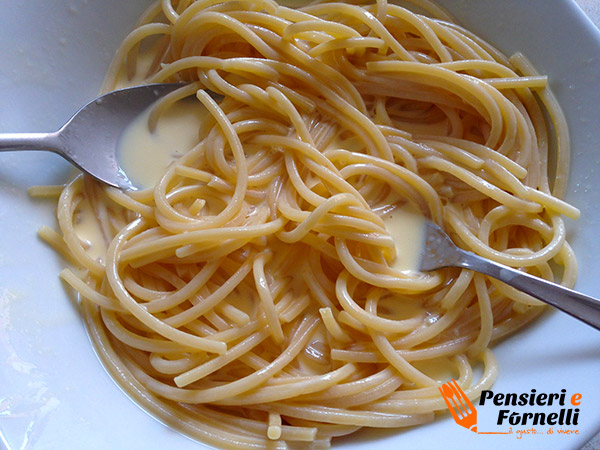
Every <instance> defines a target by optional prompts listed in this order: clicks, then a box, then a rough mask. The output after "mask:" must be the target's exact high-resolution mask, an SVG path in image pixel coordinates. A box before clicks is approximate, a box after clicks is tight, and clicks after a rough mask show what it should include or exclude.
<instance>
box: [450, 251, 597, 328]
mask: <svg viewBox="0 0 600 450" xmlns="http://www.w3.org/2000/svg"><path fill="white" fill-rule="evenodd" d="M461 256H462V257H461V260H460V262H459V263H458V264H457V265H458V266H460V267H464V268H466V269H471V270H474V271H476V272H479V273H483V274H485V275H489V276H491V277H493V278H496V279H498V280H500V281H502V282H504V283H506V284H508V285H509V286H512V287H514V288H516V289H518V290H520V291H522V292H525V293H526V294H529V295H531V296H532V297H535V298H537V299H538V300H541V301H542V302H544V303H547V304H549V305H552V306H554V307H555V308H557V309H560V310H561V311H563V312H565V313H567V314H569V315H570V316H572V317H575V318H576V319H579V320H581V321H582V322H584V323H587V324H588V325H590V326H592V327H594V328H596V329H597V330H600V300H598V299H596V298H594V297H590V296H588V295H585V294H581V293H580V292H576V291H574V290H572V289H569V288H566V287H564V286H560V285H559V284H556V283H552V282H551V281H547V280H544V279H542V278H538V277H536V276H533V275H530V274H528V273H524V272H521V271H519V270H516V269H513V268H512V267H508V266H505V265H503V264H499V263H497V262H494V261H490V260H487V259H485V258H482V257H480V256H478V255H476V254H474V253H471V252H467V251H464V250H461Z"/></svg>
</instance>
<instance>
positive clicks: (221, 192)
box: [38, 0, 578, 449]
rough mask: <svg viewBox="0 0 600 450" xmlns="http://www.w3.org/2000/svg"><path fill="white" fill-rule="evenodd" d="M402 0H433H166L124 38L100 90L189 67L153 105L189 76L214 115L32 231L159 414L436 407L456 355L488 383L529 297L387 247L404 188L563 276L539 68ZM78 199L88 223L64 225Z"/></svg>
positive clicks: (187, 88)
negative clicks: (407, 262) (80, 227)
mask: <svg viewBox="0 0 600 450" xmlns="http://www.w3.org/2000/svg"><path fill="white" fill-rule="evenodd" d="M410 3H411V4H413V5H412V6H411V7H414V6H417V7H418V10H419V11H420V12H421V13H423V14H417V13H414V12H411V11H410V10H409V9H406V8H405V7H402V6H399V5H393V4H388V3H386V1H385V0H378V1H377V2H376V3H366V2H362V0H357V1H353V2H351V3H350V2H349V3H313V4H310V5H307V6H303V7H299V8H291V7H286V6H282V5H279V4H278V3H276V2H274V1H272V0H236V1H219V0H199V1H194V2H192V1H191V0H179V1H174V0H173V1H170V0H164V1H162V2H160V3H158V4H156V5H154V6H152V7H151V8H150V9H149V10H148V11H147V12H146V13H145V14H144V15H143V17H142V18H141V20H140V24H139V26H138V27H137V28H136V29H135V30H134V31H133V32H132V33H131V34H130V35H129V36H128V37H127V38H126V39H125V40H124V42H123V44H122V47H121V49H120V50H119V51H118V53H117V56H116V58H115V61H114V63H113V65H112V68H111V71H110V73H109V74H108V77H107V81H106V85H105V90H106V91H108V90H112V89H114V88H117V87H121V86H123V85H133V84H140V83H155V82H174V81H181V82H185V83H186V84H184V85H183V86H182V88H181V89H179V90H177V91H175V92H173V93H172V94H170V95H169V96H167V97H165V98H164V99H163V100H162V102H161V104H160V105H158V106H157V109H156V114H155V115H158V116H160V111H161V110H165V109H166V108H170V107H177V101H178V100H180V99H182V98H184V97H191V98H195V99H197V101H199V102H201V103H202V104H203V105H204V107H205V108H206V109H207V110H208V112H209V113H210V117H209V119H207V120H206V121H205V122H204V123H203V124H202V126H201V127H200V129H198V142H197V145H196V146H195V147H194V148H192V149H190V151H189V152H188V153H186V154H185V155H184V156H183V157H181V158H180V159H179V160H177V162H176V163H174V164H172V165H170V166H169V167H168V169H167V171H166V173H165V174H164V176H163V177H162V178H161V179H160V181H159V182H158V183H157V184H156V186H155V187H154V188H153V189H146V190H140V191H134V192H122V191H119V190H117V189H113V188H107V187H106V186H103V185H101V184H100V183H98V182H96V181H94V180H92V179H88V178H85V177H83V176H79V177H77V178H75V179H74V180H73V181H72V182H71V183H70V184H68V185H67V186H65V187H64V189H61V190H60V198H59V204H58V213H57V215H58V223H59V228H60V233H58V232H54V231H52V230H50V229H49V228H47V227H45V228H43V229H42V230H41V235H42V236H43V237H44V238H46V239H47V240H48V241H49V242H51V243H52V244H53V245H54V246H55V247H56V248H57V249H59V250H60V251H61V252H62V253H63V254H64V255H65V257H66V258H68V260H69V261H70V262H71V263H72V267H71V268H70V269H65V270H64V271H63V272H62V273H61V276H62V278H63V279H64V280H65V281H66V282H67V283H68V284H69V285H71V286H72V287H73V288H74V289H75V290H76V291H78V292H79V293H80V295H81V298H82V310H83V312H84V316H85V318H86V323H87V325H88V327H89V330H90V334H91V336H92V338H93V341H94V343H95V345H96V347H97V348H98V351H99V354H100V355H101V358H102V360H103V362H104V363H105V365H106V367H107V368H108V370H109V371H110V372H111V374H112V375H113V376H114V377H115V379H116V380H117V381H118V382H119V383H120V384H121V385H122V386H123V387H124V389H125V390H126V391H127V392H129V393H130V395H131V396H132V397H133V398H134V399H135V400H136V401H138V402H139V403H141V404H142V405H143V406H144V407H145V408H146V409H148V410H149V411H150V412H152V413H153V414H155V415H156V416H157V417H159V418H160V419H161V420H162V421H164V422H165V423H168V424H170V425H171V426H173V427H175V428H177V429H179V430H182V431H183V432H184V433H186V434H188V435H190V436H192V437H194V438H197V439H199V440H201V441H203V442H206V443H208V444H210V445H214V446H217V447H219V448H236V449H238V448H262V447H266V446H268V447H269V448H274V449H275V448H281V449H283V448H326V447H328V446H329V445H330V443H331V439H332V438H333V437H336V436H342V435H346V434H348V433H351V432H354V431H355V430H357V429H359V428H361V427H386V428H391V427H405V426H413V425H417V424H423V423H426V422H430V421H432V420H433V418H434V414H435V412H436V411H443V410H445V409H446V405H445V403H444V400H443V399H442V398H441V395H440V391H439V389H438V387H439V386H440V385H441V383H443V382H445V381H447V380H448V379H449V378H456V379H457V381H458V383H459V385H460V386H461V387H462V389H463V390H464V391H465V392H466V393H467V395H469V396H470V397H471V398H475V397H477V396H478V395H479V393H480V392H481V391H482V390H483V389H488V388H489V387H490V386H491V384H492V383H493V381H494V379H495V377H496V374H497V365H496V361H495V359H494V356H493V354H492V352H491V351H490V345H491V344H493V343H494V342H495V341H498V340H499V339H501V338H503V337H505V336H507V335H508V334H510V333H512V332H514V331H515V330H517V329H519V328H521V327H523V326H525V325H526V324H528V323H529V322H531V321H532V320H533V319H535V318H536V317H538V316H539V315H540V313H541V312H542V311H543V307H542V306H540V304H539V303H538V302H537V301H535V300H533V299H532V298H530V297H528V296H526V295H524V294H522V293H519V292H517V291H516V290H513V289H510V288H508V287H507V286H505V285H503V284H501V283H499V282H497V281H494V280H492V279H489V278H487V277H485V276H483V275H480V274H474V273H473V272H470V271H467V270H460V269H445V270H440V271H436V272H433V273H420V272H417V271H402V270H398V269H396V268H395V267H394V264H393V262H394V260H395V257H396V255H395V245H394V241H393V239H392V237H391V236H390V234H389V233H388V231H387V230H386V227H385V223H384V221H383V219H382V217H383V216H384V215H386V214H389V213H390V212H393V211H395V210H396V209H398V208H405V209H406V208H408V209H411V210H413V211H418V213H419V214H421V215H422V216H423V217H425V218H426V219H428V220H431V221H433V222H436V223H437V224H439V225H441V226H442V227H443V228H444V229H445V230H446V231H447V232H448V233H449V234H450V235H451V236H452V238H453V240H454V241H455V242H456V243H457V244H458V245H460V246H461V247H463V248H465V249H468V250H471V251H473V252H475V253H478V254H480V255H483V256H484V257H487V258H490V259H493V260H495V261H498V262H501V263H503V264H506V265H509V266H512V267H518V268H520V269H521V270H524V271H527V272H530V273H532V274H534V275H537V276H540V277H543V278H546V279H550V280H554V281H557V282H560V283H562V284H564V285H567V286H572V285H573V283H574V281H575V277H576V263H575V258H574V255H573V252H572V251H571V249H570V247H569V245H568V244H567V243H566V241H565V234H566V233H565V226H564V223H563V218H562V217H563V216H568V217H573V218H575V217H576V216H577V214H578V212H577V210H576V209H575V208H573V207H572V206H569V205H568V204H566V203H565V202H563V201H562V200H560V197H561V196H562V195H563V194H564V192H565V185H566V175H567V172H568V162H569V149H568V140H569V138H568V133H567V130H566V127H565V121H564V118H563V117H562V115H561V113H560V110H559V109H558V107H557V105H556V102H555V101H554V99H553V97H552V95H551V93H550V92H549V91H548V89H547V88H546V84H547V80H546V77H544V76H540V75H538V74H536V73H535V71H534V70H533V69H532V68H531V66H530V64H529V63H528V62H527V60H526V59H525V58H524V57H523V56H521V55H515V56H513V57H511V58H510V59H509V58H506V57H505V56H503V55H502V54H500V53H499V52H498V51H496V50H495V49H494V48H493V47H492V46H490V45H489V44H487V43H486V42H484V41H483V40H482V39H480V38H478V37H477V36H475V35H473V34H472V33H470V32H469V31H466V30H464V29H462V28H461V27H459V26H458V25H456V24H454V23H452V21H451V18H450V17H449V16H448V14H447V13H445V12H444V11H443V10H442V9H441V8H439V7H438V6H436V5H435V4H433V3H431V2H429V1H428V0H411V2H410ZM208 90H210V91H212V92H214V93H217V94H219V95H220V96H222V97H216V96H214V95H211V94H210V93H209V92H208ZM215 98H219V100H215ZM547 118H549V119H550V120H547ZM550 147H556V149H555V151H556V157H555V158H556V167H557V169H556V170H554V171H553V172H554V173H553V175H552V177H551V178H549V176H548V172H549V167H548V166H549V163H548V159H549V156H548V155H549V153H550V151H549V148H550ZM553 152H554V150H553ZM56 191H57V190H56ZM48 192H49V191H47V192H46V193H48ZM38 193H39V192H38ZM85 211H88V212H89V211H92V212H93V221H94V223H95V226H97V227H98V229H99V230H100V231H101V233H100V234H101V237H102V238H101V239H100V241H101V242H94V243H90V242H86V241H85V240H84V239H81V237H80V236H78V235H77V224H78V222H79V221H81V220H83V219H82V217H83V214H84V212H85ZM90 245H93V246H96V247H97V246H98V245H99V246H101V252H100V255H98V254H91V253H90V252H89V249H88V247H89V246H90ZM476 366H480V367H481V369H482V370H481V371H480V372H479V373H481V375H477V376H476V375H474V368H475V367H476ZM475 373H477V370H475Z"/></svg>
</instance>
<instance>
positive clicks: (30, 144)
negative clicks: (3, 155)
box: [0, 132, 63, 155]
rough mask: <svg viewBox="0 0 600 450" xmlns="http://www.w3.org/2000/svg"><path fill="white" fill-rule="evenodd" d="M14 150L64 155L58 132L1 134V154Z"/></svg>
mask: <svg viewBox="0 0 600 450" xmlns="http://www.w3.org/2000/svg"><path fill="white" fill-rule="evenodd" d="M14 150H48V151H51V152H54V153H58V154H60V155H62V154H63V146H62V142H61V140H60V137H59V134H58V132H55V133H3V134H0V152H2V151H14Z"/></svg>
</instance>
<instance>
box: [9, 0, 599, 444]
mask: <svg viewBox="0 0 600 450" xmlns="http://www.w3.org/2000/svg"><path fill="white" fill-rule="evenodd" d="M147 3H148V2H146V1H144V0H130V1H127V2H124V1H122V0H103V1H97V0H96V1H92V0H46V1H44V2H35V3H34V2H16V3H11V5H10V6H4V7H0V8H2V9H0V14H1V15H0V55H1V57H2V64H1V65H0V132H8V131H13V132H14V131H38V130H39V131H45V130H52V129H55V128H57V127H58V126H59V125H60V124H62V123H63V122H64V121H65V120H66V119H67V118H68V117H69V115H70V114H71V113H72V112H73V111H74V110H76V109H77V108H78V107H79V106H81V104H83V103H84V102H85V101H87V100H89V99H90V98H92V97H93V96H94V95H95V94H96V92H97V90H98V86H99V85H100V82H101V79H102V74H103V73H104V71H105V69H106V67H107V65H108V62H109V60H110V58H111V56H112V54H113V52H114V50H115V49H116V47H117V46H118V43H119V42H120V41H121V40H122V38H123V37H124V36H125V33H126V32H127V31H128V29H129V28H130V27H131V26H132V24H133V23H134V22H135V20H136V19H137V17H138V16H139V13H140V12H141V10H142V7H143V5H145V4H147ZM444 3H446V4H448V5H449V6H452V7H454V8H455V10H456V14H457V16H458V17H459V19H462V18H463V17H464V18H465V19H466V20H467V22H469V20H471V22H470V23H466V25H467V26H468V27H472V28H473V29H474V31H476V32H479V33H480V34H482V35H483V36H486V37H487V36H492V37H493V39H492V40H493V41H494V42H497V43H498V45H499V46H501V47H502V48H503V49H505V50H506V51H512V50H516V49H523V48H521V47H526V48H527V49H529V50H527V51H526V50H525V49H523V50H524V51H525V53H527V54H528V56H529V57H530V58H531V59H532V60H533V61H534V62H535V63H536V65H537V66H538V68H539V69H540V70H541V71H542V72H544V73H548V74H549V75H550V77H551V83H552V88H553V89H554V90H555V92H556V94H557V95H558V96H559V98H560V100H561V102H563V105H564V107H565V111H566V112H567V114H568V117H569V120H570V125H571V127H572V130H573V131H575V132H574V133H573V141H574V144H575V145H574V160H575V161H574V162H575V164H574V172H575V173H576V177H574V178H573V181H572V183H571V192H570V200H572V201H573V202H574V203H575V204H576V205H577V206H578V207H580V208H582V211H583V212H584V217H583V218H582V219H581V220H580V221H578V222H577V223H576V224H570V233H571V236H570V237H572V238H573V241H572V242H573V244H574V246H575V248H576V251H577V253H578V256H580V262H581V267H582V268H584V270H582V273H581V277H580V281H579V282H578V288H579V289H581V290H582V291H584V292H587V293H590V294H592V295H596V296H600V288H599V286H598V278H597V272H598V269H599V267H598V263H597V261H598V259H597V255H598V253H600V244H599V243H598V241H597V240H596V235H597V231H598V227H599V226H600V213H598V211H596V209H597V205H598V202H599V201H600V198H599V197H598V196H593V195H592V194H593V189H591V188H592V187H594V186H595V185H597V182H596V180H597V179H598V178H597V173H596V170H597V168H598V161H599V160H598V157H597V156H594V155H595V152H598V142H600V131H599V130H598V128H600V127H598V126H597V121H598V114H597V105H598V104H600V94H599V93H598V90H597V88H596V86H597V80H598V79H599V77H600V61H599V59H598V54H599V53H600V38H598V36H597V35H596V37H595V38H594V37H589V30H584V31H585V33H584V32H583V31H581V30H573V33H572V34H571V33H567V34H566V35H565V36H562V37H561V39H564V43H565V45H568V51H567V52H565V49H564V48H563V49H561V48H557V47H555V46H552V45H550V44H549V43H550V42H551V41H552V39H553V36H555V34H556V33H561V32H562V31H564V30H563V25H565V26H572V25H577V26H580V25H581V24H582V22H581V17H579V16H578V15H577V14H576V12H574V11H573V10H572V8H568V7H567V6H565V5H567V2H566V1H563V0H550V1H548V0H527V1H524V0H504V1H502V2H498V1H497V0H478V1H477V2H467V1H465V0H446V1H445V2H444ZM500 3H501V6H500ZM580 4H581V5H582V7H585V9H586V11H588V12H589V14H590V15H594V16H593V17H595V18H596V20H597V19H598V9H599V5H598V2H597V1H593V0H592V1H590V0H587V1H586V0H580ZM534 5H537V8H538V9H537V10H536V16H535V18H536V20H538V22H535V23H536V24H537V25H535V26H536V27H537V28H535V30H529V29H528V30H527V32H528V34H529V32H531V35H533V36H535V39H534V40H531V42H530V41H529V40H528V39H529V38H528V37H527V36H526V37H524V36H523V35H522V31H523V29H522V28H519V26H520V24H521V23H522V21H525V23H527V22H526V21H527V20H528V19H526V18H525V17H526V16H525V15H524V14H523V12H526V11H527V10H528V8H532V7H534ZM453 11H454V10H453ZM489 11H494V13H493V14H492V15H493V19H494V20H490V21H488V22H485V21H480V20H477V19H473V17H475V18H477V17H479V16H481V17H488V18H489V15H490V14H491V13H490V12H489ZM486 15H487V16H486ZM469 18H470V19H469ZM488 23H489V26H488V25H486V26H484V25H482V24H488ZM597 23H598V22H597ZM580 28H581V27H580ZM583 28H585V26H583ZM107 30H109V31H110V32H107ZM519 32H521V35H519V34H518V33H519ZM582 33H584V34H582ZM578 36H579V37H582V38H581V40H579V37H578ZM496 38H497V39H496ZM570 39H572V40H570ZM576 39H577V40H576ZM590 49H591V50H590ZM588 50H590V51H589V52H588ZM557 51H563V52H565V61H564V62H563V61H561V62H558V63H557V61H555V60H554V59H553V57H554V54H555V52H557ZM63 73H64V74H65V75H64V76H59V75H57V74H63ZM590 85H592V86H594V87H595V90H587V89H588V88H589V86H590ZM69 170H70V168H69V166H68V165H67V164H66V163H64V162H62V160H60V159H59V158H58V157H56V156H54V155H48V154H42V153H37V152H36V153H28V154H25V153H20V154H0V364H1V365H0V447H1V446H2V445H4V446H6V447H9V448H10V450H16V449H32V450H54V449H62V448H65V449H78V448H85V449H90V450H101V449H102V450H104V449H115V450H121V449H126V448H133V449H138V448H144V450H154V449H164V448H177V449H178V450H179V449H182V450H185V449H190V450H193V449H195V450H198V449H199V448H202V446H201V445H200V444H197V443H195V442H192V441H190V440H188V439H186V438H183V437H182V436H180V435H179V434H177V433H175V432H173V431H171V430H169V429H167V428H166V427H162V426H160V425H158V424H157V423H156V421H155V420H154V419H153V418H151V417H149V416H147V415H146V414H143V413H141V412H140V410H139V409H138V408H137V406H136V405H134V404H133V403H132V402H131V401H130V400H129V399H128V398H127V397H126V396H125V395H123V394H122V393H121V392H120V391H119V390H118V389H117V388H116V387H115V386H114V384H113V383H112V380H111V379H110V378H109V377H108V376H107V375H106V374H105V373H104V372H103V371H102V370H101V369H100V367H99V363H98V360H97V359H96V357H95V355H94V354H93V351H92V349H91V346H90V344H89V341H88V339H87V336H86V333H85V330H84V328H83V325H82V323H81V320H80V318H79V313H78V310H77V306H76V304H75V302H74V301H73V299H69V298H68V297H67V295H66V294H65V292H66V291H65V289H64V287H63V286H62V285H61V283H60V282H59V280H58V278H57V273H58V272H59V270H60V268H61V267H62V262H61V261H59V260H58V259H57V258H56V256H55V255H54V253H53V252H52V251H50V250H49V249H48V248H47V247H45V246H44V245H43V244H42V243H40V242H39V241H38V240H36V239H35V238H34V236H35V233H36V230H37V228H38V227H39V226H40V224H44V223H50V224H51V223H52V221H53V218H52V217H53V215H52V214H53V211H52V209H53V208H52V205H50V204H49V203H46V202H41V201H32V200H30V199H29V198H28V197H27V194H26V189H27V187H28V186H30V185H33V184H43V183H53V182H59V181H62V180H63V179H64V177H65V176H66V174H67V173H68V172H69ZM23 268H26V270H23ZM590 268H591V269H590ZM591 270H594V271H595V272H596V274H594V273H591ZM598 348H600V339H599V336H598V333H597V332H596V331H594V330H591V329H589V328H588V327H585V326H583V325H581V324H579V323H578V322H576V321H574V320H573V319H570V318H568V317H566V316H565V315H561V314H558V313H555V314H548V315H547V316H546V317H544V318H543V319H542V320H540V321H539V322H537V323H536V324H534V325H533V326H532V327H531V329H530V330H527V332H526V333H520V334H518V335H516V336H514V337H512V338H511V339H509V340H508V341H506V342H503V343H502V344H500V345H499V346H498V347H497V350H496V354H497V355H498V358H499V359H500V363H501V378H500V379H499V380H498V383H497V385H496V387H495V389H496V388H497V390H498V392H511V391H514V390H518V391H527V390H528V389H529V388H530V387H533V385H535V386H536V387H538V390H540V391H541V390H542V389H545V388H547V390H548V391H556V390H557V388H558V389H560V388H562V387H565V388H567V389H568V390H569V392H571V391H576V390H582V391H583V393H584V395H585V400H586V401H587V402H586V403H584V404H583V406H582V411H581V418H582V421H585V422H586V424H585V436H581V437H580V438H578V439H572V440H571V439H570V438H569V440H566V439H563V440H544V443H543V444H540V442H541V441H532V440H528V441H527V440H526V439H523V440H522V441H520V442H519V443H518V445H516V444H515V443H514V441H508V440H505V439H503V438H501V437H498V438H493V437H490V439H487V437H482V436H472V435H471V433H468V432H463V431H464V430H461V429H458V427H456V425H454V424H453V423H452V422H451V419H450V418H449V417H447V418H445V419H444V418H441V420H437V421H436V422H435V423H434V424H431V425H428V426H426V427H423V428H420V429H417V430H407V431H406V432H402V433H393V434H392V433H379V434H377V435H376V436H375V435H374V434H373V433H363V434H361V435H359V436H358V437H355V438H350V439H346V440H344V444H343V447H342V446H341V445H338V446H337V447H336V448H337V449H339V450H341V449H342V448H344V449H346V448H353V449H364V448H368V447H369V446H372V445H377V448H381V449H383V448H386V449H387V448H390V449H391V448H399V446H400V445H402V446H405V447H408V448H415V449H416V448H433V447H441V445H440V442H444V447H445V448H447V449H466V448H481V447H486V448H489V449H499V448H507V447H508V448H513V447H514V448H519V449H526V448H541V447H543V448H552V449H565V450H566V449H574V448H578V447H581V446H582V445H583V444H584V443H585V442H586V441H587V439H589V438H590V437H591V436H592V435H593V434H594V433H595V432H596V429H594V428H598V425H600V410H599V408H598V405H599V404H600V392H599V388H598V381H597V380H598V378H599V377H598V375H599V372H600V370H599V369H600V364H599V363H598ZM582 428H583V426H582ZM442 436H443V437H442ZM482 439H485V440H482ZM2 440H4V444H3V443H2ZM484 442H485V443H484Z"/></svg>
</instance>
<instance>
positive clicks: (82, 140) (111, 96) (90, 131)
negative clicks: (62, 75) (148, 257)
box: [0, 83, 185, 190]
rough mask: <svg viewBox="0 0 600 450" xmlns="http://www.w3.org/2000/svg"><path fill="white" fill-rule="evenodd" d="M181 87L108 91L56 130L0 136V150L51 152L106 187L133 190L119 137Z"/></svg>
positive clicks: (150, 85) (157, 85)
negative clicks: (120, 154) (119, 151)
mask: <svg viewBox="0 0 600 450" xmlns="http://www.w3.org/2000/svg"><path fill="white" fill-rule="evenodd" d="M182 86H185V84H183V83H157V84H148V85H143V86H134V87H129V88H124V89H119V90H116V91H113V92H109V93H107V94H104V95H102V96H100V97H98V98H96V99H94V100H92V101H91V102H89V103H88V104H87V105H85V106H84V107H83V108H81V109H80V110H79V111H77V113H75V114H74V115H73V116H72V117H71V119H69V121H68V122H67V123H66V124H65V125H63V126H62V127H61V128H60V130H58V131H55V132H52V133H5V134H0V151H13V150H46V151H51V152H54V153H57V154H59V155H61V156H62V157H63V158H65V159H66V160H67V161H69V162H70V163H72V164H73V165H75V166H76V167H78V168H79V169H81V170H82V171H84V172H86V173H88V174H90V175H91V176H93V177H94V178H96V179H98V180H100V181H102V182H104V183H106V184H108V185H110V186H113V187H117V188H120V189H125V190H134V189H136V187H135V186H134V185H133V184H132V183H131V181H130V180H129V178H128V177H127V174H126V173H125V172H124V171H123V170H122V169H121V167H120V165H119V161H118V158H117V148H118V144H119V139H120V137H121V134H122V133H123V131H124V130H125V128H127V126H128V125H129V124H130V123H131V122H132V121H133V120H134V119H135V118H136V117H137V116H138V115H139V114H141V113H142V112H143V111H144V110H145V109H146V108H148V107H149V106H150V105H152V104H153V103H154V102H156V101H157V100H158V99H160V98H161V97H163V96H165V95H167V94H169V93H171V92H173V91H174V90H176V89H178V88H181V87H182Z"/></svg>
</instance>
